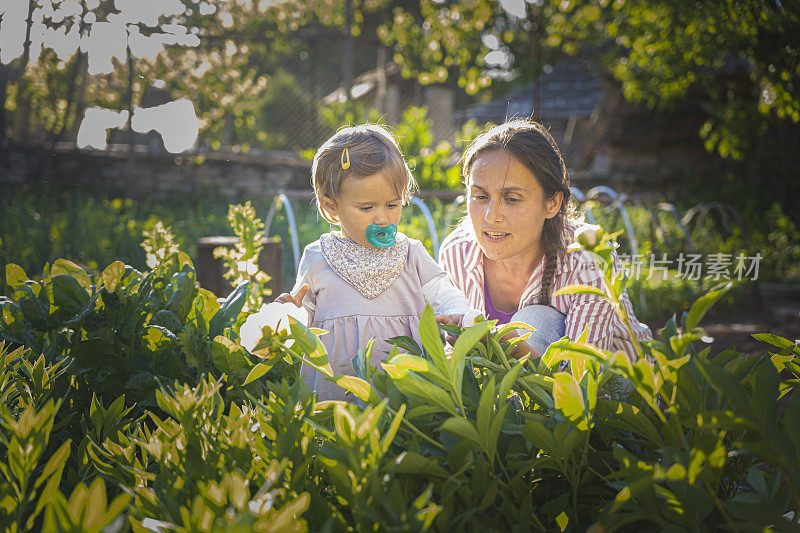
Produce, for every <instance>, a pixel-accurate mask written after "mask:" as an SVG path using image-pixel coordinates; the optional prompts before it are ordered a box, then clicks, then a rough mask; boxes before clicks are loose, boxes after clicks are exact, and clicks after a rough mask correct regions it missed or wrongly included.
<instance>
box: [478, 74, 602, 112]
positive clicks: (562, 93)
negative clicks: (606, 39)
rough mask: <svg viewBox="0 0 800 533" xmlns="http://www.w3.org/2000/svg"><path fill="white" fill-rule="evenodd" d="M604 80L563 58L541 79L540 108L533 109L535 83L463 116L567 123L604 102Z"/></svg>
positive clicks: (516, 88)
mask: <svg viewBox="0 0 800 533" xmlns="http://www.w3.org/2000/svg"><path fill="white" fill-rule="evenodd" d="M601 95H602V87H601V84H600V78H599V77H598V76H597V75H595V74H593V73H592V72H590V71H589V70H587V69H586V68H585V67H584V66H583V65H582V64H581V63H580V62H578V61H577V60H575V59H570V58H566V59H562V60H560V61H559V62H558V63H556V64H555V65H553V66H552V69H550V70H549V72H545V73H544V74H542V75H541V76H540V77H539V106H538V109H533V83H529V84H527V85H523V86H519V87H515V88H514V89H512V90H511V91H510V92H509V93H508V94H506V95H505V96H504V97H503V98H500V99H497V100H493V101H491V102H486V103H480V104H473V105H470V106H468V107H467V108H466V109H465V110H464V111H463V112H462V113H463V118H464V120H468V119H471V118H474V119H476V120H477V121H478V122H494V123H500V122H504V121H505V120H506V119H509V118H514V117H529V116H531V115H534V116H535V117H536V118H538V119H549V120H558V119H561V120H567V119H569V118H570V117H575V118H589V117H590V116H591V115H592V113H593V112H594V111H595V109H596V108H597V106H598V104H599V103H600V98H601Z"/></svg>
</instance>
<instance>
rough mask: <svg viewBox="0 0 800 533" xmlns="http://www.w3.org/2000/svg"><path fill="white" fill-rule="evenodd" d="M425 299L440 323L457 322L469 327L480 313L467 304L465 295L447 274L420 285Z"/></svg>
mask: <svg viewBox="0 0 800 533" xmlns="http://www.w3.org/2000/svg"><path fill="white" fill-rule="evenodd" d="M422 294H423V296H424V297H425V301H426V302H428V303H430V304H431V307H433V313H434V314H435V315H436V321H437V322H439V323H441V324H458V325H460V326H462V327H469V326H472V325H473V324H475V318H477V317H478V315H480V314H481V313H480V312H479V311H476V310H475V309H473V308H472V306H470V305H469V302H468V301H467V298H466V296H464V293H463V292H461V291H460V290H458V289H456V288H455V287H454V286H453V285H452V283H450V280H449V279H448V278H447V275H446V274H444V272H442V275H440V276H436V277H435V278H433V279H432V280H430V281H429V282H427V283H425V284H424V285H423V286H422Z"/></svg>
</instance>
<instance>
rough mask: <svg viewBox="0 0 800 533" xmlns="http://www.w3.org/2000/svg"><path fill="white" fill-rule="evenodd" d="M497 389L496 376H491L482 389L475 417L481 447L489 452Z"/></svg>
mask: <svg viewBox="0 0 800 533" xmlns="http://www.w3.org/2000/svg"><path fill="white" fill-rule="evenodd" d="M495 390H496V389H495V383H494V378H493V377H490V378H489V379H488V380H487V382H486V384H485V385H484V386H483V390H482V391H481V398H480V401H479V402H478V411H477V413H476V417H475V425H476V427H477V428H478V435H479V438H480V441H479V442H480V444H481V448H483V449H484V450H486V451H487V452H488V451H489V449H490V448H489V447H490V443H489V442H488V439H489V433H490V426H491V422H492V415H493V414H494V401H495V399H496V396H495ZM500 401H505V398H501V400H500ZM470 425H471V424H470Z"/></svg>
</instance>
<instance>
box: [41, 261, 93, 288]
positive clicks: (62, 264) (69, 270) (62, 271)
mask: <svg viewBox="0 0 800 533" xmlns="http://www.w3.org/2000/svg"><path fill="white" fill-rule="evenodd" d="M50 276H51V277H56V276H69V277H71V278H74V279H75V281H77V282H78V284H80V286H81V287H83V289H84V291H91V290H92V278H91V277H89V274H87V273H86V271H85V270H83V268H81V267H80V266H79V265H77V264H75V263H73V262H72V261H69V260H67V259H56V260H55V262H54V263H53V266H52V267H50Z"/></svg>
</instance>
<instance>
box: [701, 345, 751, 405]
mask: <svg viewBox="0 0 800 533" xmlns="http://www.w3.org/2000/svg"><path fill="white" fill-rule="evenodd" d="M694 363H695V364H696V365H697V368H698V369H699V370H700V373H701V374H702V375H703V377H705V378H706V380H708V382H709V383H710V384H711V386H712V387H714V389H715V390H716V391H717V392H719V393H720V394H721V395H722V397H723V398H724V399H725V400H727V401H728V402H730V403H731V404H732V405H734V406H736V410H737V412H738V414H739V415H741V416H743V417H745V418H749V419H753V418H754V415H755V413H754V412H753V409H752V407H751V406H750V402H749V401H748V395H747V393H746V391H745V390H744V387H742V385H741V383H739V381H738V380H737V379H736V378H735V377H734V376H732V375H731V374H730V373H729V372H728V371H726V370H725V369H723V368H719V367H718V366H716V365H714V364H713V363H704V362H702V361H700V360H699V359H694Z"/></svg>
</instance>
